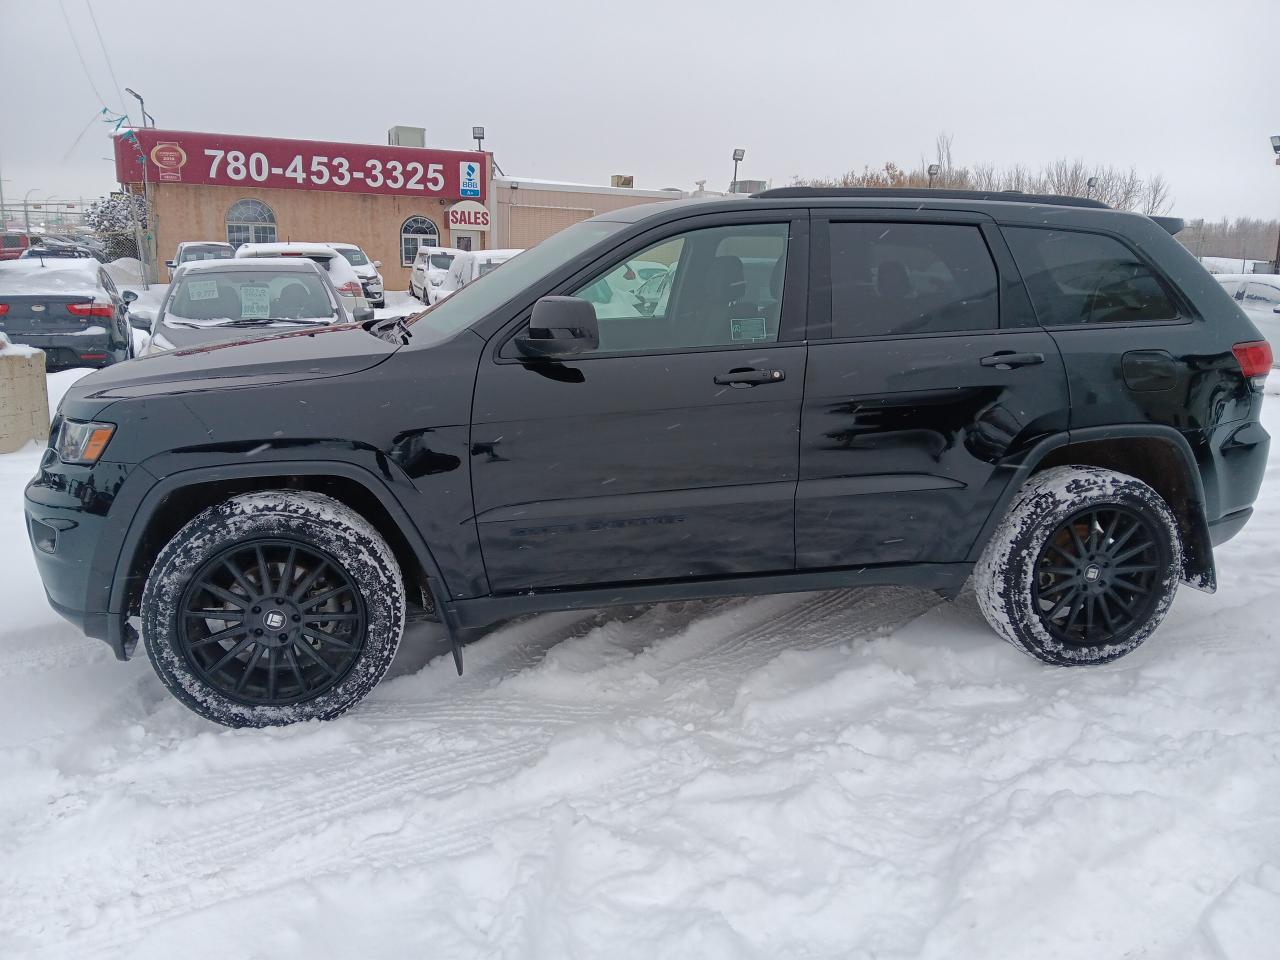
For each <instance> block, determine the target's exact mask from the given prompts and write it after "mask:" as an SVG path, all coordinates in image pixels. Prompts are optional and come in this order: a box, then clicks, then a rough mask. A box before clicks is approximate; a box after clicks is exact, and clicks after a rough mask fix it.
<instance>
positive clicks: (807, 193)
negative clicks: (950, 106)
mask: <svg viewBox="0 0 1280 960" xmlns="http://www.w3.org/2000/svg"><path fill="white" fill-rule="evenodd" d="M751 196H752V197H759V198H761V199H791V200H801V199H812V198H816V197H833V198H839V197H867V198H874V197H879V198H882V199H886V200H996V201H1003V202H1005V203H1044V204H1052V205H1053V206H1058V207H1096V208H1099V209H1102V210H1110V209H1111V208H1110V207H1108V206H1107V205H1106V204H1105V203H1103V202H1102V201H1101V200H1091V199H1089V198H1087V197H1064V196H1059V195H1058V194H1053V193H1023V192H1022V191H1021V190H942V189H934V188H932V187H777V188H775V189H773V190H762V191H761V192H760V193H753V194H751Z"/></svg>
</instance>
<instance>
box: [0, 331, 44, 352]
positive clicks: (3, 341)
mask: <svg viewBox="0 0 1280 960" xmlns="http://www.w3.org/2000/svg"><path fill="white" fill-rule="evenodd" d="M39 352H40V351H39V350H37V349H36V348H35V347H31V346H28V345H27V344H25V343H14V342H13V341H12V340H10V339H9V337H8V336H7V335H6V334H3V333H0V356H6V357H34V356H35V355H36V354H37V353H39Z"/></svg>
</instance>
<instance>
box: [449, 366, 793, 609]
mask: <svg viewBox="0 0 1280 960" xmlns="http://www.w3.org/2000/svg"><path fill="white" fill-rule="evenodd" d="M743 367H747V368H757V369H762V370H770V371H773V370H779V371H784V372H785V376H784V378H783V379H781V380H778V381H776V382H769V383H764V384H761V385H757V386H750V387H734V386H724V385H719V384H717V383H716V382H715V378H716V377H717V376H721V375H723V374H725V373H727V372H729V371H730V370H734V369H738V368H743ZM804 367H805V347H804V346H803V345H800V344H793V345H771V346H768V347H762V348H759V349H741V348H736V349H729V350H714V349H713V350H700V351H693V352H689V353H677V354H669V355H663V356H631V357H592V358H590V359H582V360H577V361H573V360H568V361H565V362H562V363H550V364H549V363H544V362H527V363H521V362H492V361H486V362H483V363H482V364H481V369H480V375H479V379H478V381H477V383H476V399H475V406H474V414H473V426H472V458H471V459H472V470H473V471H474V472H473V491H474V496H475V508H476V514H477V521H478V525H479V530H480V542H481V548H482V550H483V552H484V560H485V568H486V570H487V572H488V575H489V580H490V584H491V586H492V588H493V589H494V591H495V592H510V591H516V590H528V589H536V588H545V587H564V586H574V585H586V584H601V583H629V582H638V581H644V580H657V579H673V578H686V577H709V576H728V575H733V574H742V573H760V572H774V571H781V570H790V569H791V568H792V566H793V560H794V553H793V540H792V536H793V529H792V520H793V518H792V503H793V498H794V494H795V481H796V455H797V453H796V435H797V431H798V429H799V418H800V395H801V390H802V388H803V385H804V382H805V376H804Z"/></svg>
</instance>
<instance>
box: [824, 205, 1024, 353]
mask: <svg viewBox="0 0 1280 960" xmlns="http://www.w3.org/2000/svg"><path fill="white" fill-rule="evenodd" d="M830 239H831V261H830V267H831V336H832V337H834V338H837V339H838V338H842V337H892V336H901V335H904V334H913V333H946V332H950V331H957V330H990V329H993V328H995V327H996V326H997V325H998V324H999V320H1000V307H999V303H1000V301H999V287H998V284H997V279H996V268H995V264H994V262H993V261H992V259H991V253H990V251H989V250H988V249H987V244H986V241H985V240H984V239H983V237H982V231H981V230H979V229H978V228H977V227H974V226H968V225H964V224H941V223H864V222H858V223H832V224H831V227H830Z"/></svg>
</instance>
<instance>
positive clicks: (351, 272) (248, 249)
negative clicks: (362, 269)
mask: <svg viewBox="0 0 1280 960" xmlns="http://www.w3.org/2000/svg"><path fill="white" fill-rule="evenodd" d="M236 256H237V257H306V258H307V259H308V260H314V261H315V262H316V263H318V264H320V266H322V267H323V268H324V269H325V271H326V272H327V273H328V274H329V279H330V280H331V281H332V282H333V286H334V288H335V289H336V290H337V291H338V295H339V296H340V297H342V305H343V306H344V307H346V308H347V311H348V312H349V313H351V314H354V313H355V311H357V310H365V309H372V308H371V307H370V306H369V300H368V298H366V297H365V295H364V286H363V284H361V283H360V277H359V276H358V275H357V274H356V270H355V267H353V266H351V264H349V263H348V262H347V259H346V257H344V256H343V255H342V254H340V253H339V252H338V251H337V250H335V249H334V248H333V247H331V246H329V245H328V244H327V243H244V244H241V245H240V248H239V249H238V250H236Z"/></svg>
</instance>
